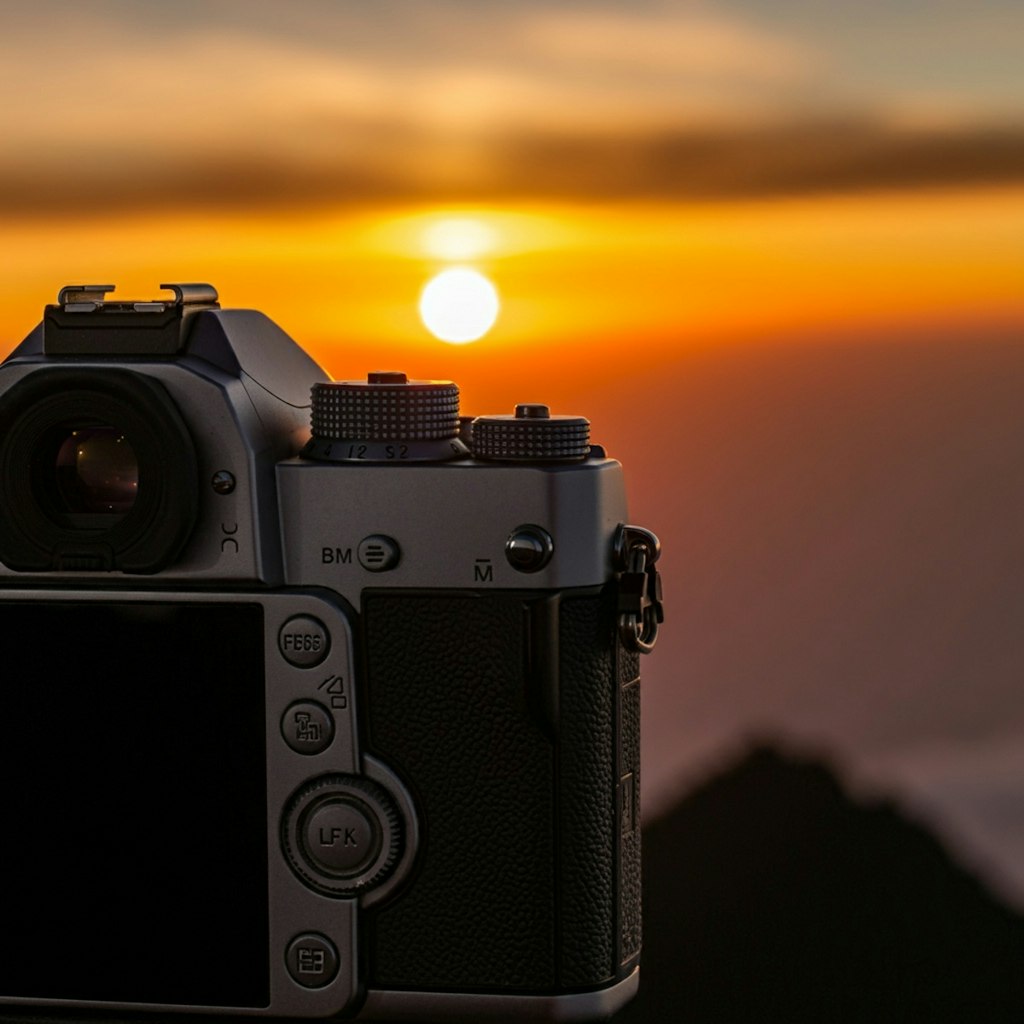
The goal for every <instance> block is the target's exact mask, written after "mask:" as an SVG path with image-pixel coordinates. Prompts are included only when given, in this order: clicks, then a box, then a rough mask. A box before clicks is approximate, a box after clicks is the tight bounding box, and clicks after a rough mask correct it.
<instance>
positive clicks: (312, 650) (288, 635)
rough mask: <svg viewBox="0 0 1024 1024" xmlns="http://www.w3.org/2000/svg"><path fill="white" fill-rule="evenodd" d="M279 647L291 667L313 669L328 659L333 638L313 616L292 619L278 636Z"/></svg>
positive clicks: (299, 616) (297, 616) (298, 616)
mask: <svg viewBox="0 0 1024 1024" xmlns="http://www.w3.org/2000/svg"><path fill="white" fill-rule="evenodd" d="M277 647H278V650H279V651H280V652H281V655H282V657H283V658H284V660H285V661H287V662H288V664H289V665H294V666H295V667H296V668H313V667H314V666H316V665H319V664H320V662H322V661H323V660H324V658H326V657H327V653H328V651H330V649H331V637H330V634H329V633H328V632H327V629H326V627H325V626H324V624H323V623H322V622H320V621H319V619H314V618H313V616H312V615H296V616H294V617H293V618H290V619H289V620H288V621H287V622H286V623H285V624H284V625H283V626H282V627H281V632H280V633H278V634H277Z"/></svg>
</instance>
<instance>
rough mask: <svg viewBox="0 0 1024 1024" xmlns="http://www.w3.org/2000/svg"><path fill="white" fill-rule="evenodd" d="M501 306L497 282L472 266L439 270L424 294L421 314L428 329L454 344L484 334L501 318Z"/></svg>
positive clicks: (421, 302) (421, 296)
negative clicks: (496, 286) (495, 284)
mask: <svg viewBox="0 0 1024 1024" xmlns="http://www.w3.org/2000/svg"><path fill="white" fill-rule="evenodd" d="M500 306H501V303H500V302H499V300H498V292H497V289H495V287H494V285H493V284H492V283H491V282H490V281H489V280H488V279H487V278H486V277H484V275H483V274H481V273H480V271H478V270H472V269H470V268H469V267H450V268H449V269H448V270H442V271H441V272H440V273H439V274H435V275H434V277H432V278H431V279H430V280H429V281H428V282H427V284H426V286H425V287H424V289H423V292H422V294H421V295H420V317H421V319H422V320H423V323H424V325H425V326H426V328H427V330H428V331H430V333H431V334H433V335H434V337H435V338H440V340H441V341H447V342H450V343H451V344H453V345H462V344H465V343H466V342H469V341H476V340H477V339H479V338H482V337H483V336H484V335H485V334H486V333H487V332H488V331H489V330H490V329H491V328H492V327H493V326H494V322H495V321H496V320H497V319H498V310H499V309H500Z"/></svg>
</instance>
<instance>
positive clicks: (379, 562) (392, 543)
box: [356, 533, 402, 572]
mask: <svg viewBox="0 0 1024 1024" xmlns="http://www.w3.org/2000/svg"><path fill="white" fill-rule="evenodd" d="M356 554H357V555H358V558H359V564H360V565H361V566H362V567H363V568H364V569H365V570H366V571H367V572H388V571H389V570H390V569H394V567H395V566H396V565H398V563H399V562H400V561H401V560H402V549H401V548H400V547H399V546H398V541H397V540H395V539H394V537H386V536H384V534H382V533H375V534H373V535H372V536H370V537H364V538H363V539H362V540H361V541H360V542H359V548H358V549H357V551H356Z"/></svg>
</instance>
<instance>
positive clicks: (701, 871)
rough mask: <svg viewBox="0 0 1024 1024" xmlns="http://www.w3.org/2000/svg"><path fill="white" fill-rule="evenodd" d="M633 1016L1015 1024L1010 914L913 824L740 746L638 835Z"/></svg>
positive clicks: (1023, 991)
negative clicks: (639, 920) (640, 916)
mask: <svg viewBox="0 0 1024 1024" xmlns="http://www.w3.org/2000/svg"><path fill="white" fill-rule="evenodd" d="M644 842H645V849H644V871H645V879H644V882H645V892H644V900H645V914H644V922H645V923H644V929H645V930H644V952H643V966H642V982H641V991H640V995H639V996H638V998H637V999H636V1001H635V1002H634V1003H632V1004H631V1005H630V1006H629V1007H627V1008H626V1009H625V1010H623V1012H622V1013H621V1014H620V1015H618V1016H616V1018H615V1021H616V1024H632V1022H638V1021H644V1022H654V1021H659V1022H660V1021H681V1022H684V1024H685V1022H687V1021H693V1022H697V1024H700V1022H704V1021H734V1020H735V1021H749V1022H751V1024H754V1022H759V1021H780V1022H783V1021H784V1022H787V1024H794V1022H803V1021H814V1022H816V1024H819V1022H820V1024H835V1022H847V1021H857V1022H865V1024H878V1022H885V1021H901V1022H916V1021H922V1022H927V1024H932V1022H935V1021H958V1022H961V1021H962V1022H985V1024H987V1022H1002V1021H1014V1022H1021V1021H1024V917H1021V916H1020V915H1017V914H1015V913H1013V912H1012V911H1010V910H1009V909H1007V908H1006V907H1004V906H1002V905H1001V904H1000V903H999V902H998V901H997V900H996V899H995V898H994V897H993V896H992V895H990V894H989V892H988V891H987V890H986V889H985V888H984V887H983V886H982V884H981V883H980V882H978V881H977V880H976V879H975V878H974V877H972V876H971V875H970V874H969V873H967V872H966V871H965V870H964V869H963V868H961V867H959V866H958V865H957V864H956V863H955V862H954V861H953V860H952V859H951V858H950V857H949V855H948V854H947V853H946V851H945V849H944V848H943V847H942V846H941V845H940V843H939V842H937V841H936V840H935V839H934V838H933V837H932V836H931V835H929V834H928V832H926V831H925V830H924V829H922V828H921V827H920V826H919V825H916V824H913V823H911V822H909V821H907V820H906V819H905V818H903V817H901V815H900V814H899V813H898V811H897V810H896V809H894V808H893V807H892V806H889V805H887V804H872V805H866V804H861V803H858V802H856V801H854V800H852V799H851V798H850V797H849V796H848V795H847V794H846V793H845V792H844V790H843V788H842V786H841V785H840V783H839V782H838V781H837V779H836V777H835V776H834V775H833V774H832V772H831V771H830V770H829V769H828V768H827V767H825V766H823V765H822V764H819V763H815V762H811V761H806V760H800V759H796V758H791V757H789V756H787V755H782V754H780V753H778V752H776V751H774V750H772V749H769V748H757V749H755V750H753V751H752V752H750V753H749V754H748V755H746V756H745V757H744V758H742V760H740V761H739V763H737V764H735V765H734V766H733V767H732V768H730V769H729V770H727V771H725V772H724V773H722V774H720V775H718V776H717V777H716V778H714V779H713V780H712V781H710V782H708V783H707V784H705V785H704V786H703V787H701V788H700V789H699V790H697V791H696V792H694V793H692V794H691V795H690V796H689V797H688V798H687V799H685V800H684V801H683V802H682V803H680V804H679V805H678V806H677V807H676V808H675V810H674V811H673V812H672V813H671V814H669V815H668V816H666V817H665V818H663V819H661V820H658V821H656V822H654V823H653V824H652V825H651V826H650V827H649V828H648V829H646V830H645V833H644Z"/></svg>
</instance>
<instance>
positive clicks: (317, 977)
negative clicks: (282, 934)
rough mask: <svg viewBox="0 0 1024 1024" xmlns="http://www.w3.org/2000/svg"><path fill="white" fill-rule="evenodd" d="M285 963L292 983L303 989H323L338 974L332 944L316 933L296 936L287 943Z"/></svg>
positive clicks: (336, 955) (336, 960)
mask: <svg viewBox="0 0 1024 1024" xmlns="http://www.w3.org/2000/svg"><path fill="white" fill-rule="evenodd" d="M284 959H285V963H286V964H287V965H288V973H289V974H290V975H291V976H292V981H294V982H296V984H299V985H301V986H302V987H303V988H323V987H324V985H329V984H330V983H331V982H332V981H334V978H335V976H336V975H337V973H338V964H339V960H338V951H337V950H336V949H335V948H334V943H333V942H331V940H330V939H328V938H326V937H325V936H323V935H318V934H317V933H316V932H306V933H305V934H304V935H296V936H295V938H294V939H292V941H291V942H289V943H288V949H287V950H286V952H285V957H284Z"/></svg>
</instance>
